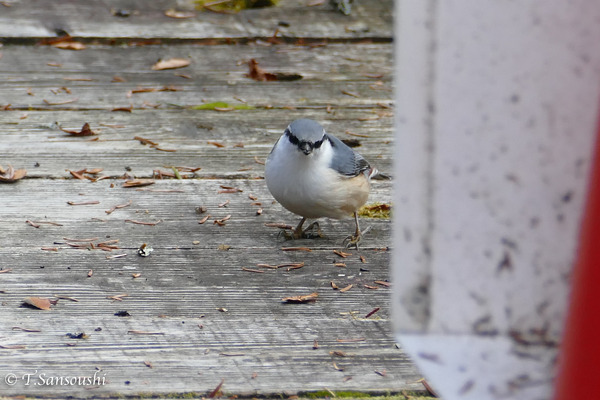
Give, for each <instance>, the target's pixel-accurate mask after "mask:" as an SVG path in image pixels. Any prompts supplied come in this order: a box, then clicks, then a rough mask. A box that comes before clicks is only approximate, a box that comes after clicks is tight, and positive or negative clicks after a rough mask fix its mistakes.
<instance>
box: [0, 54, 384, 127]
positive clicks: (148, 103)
mask: <svg viewBox="0 0 600 400" xmlns="http://www.w3.org/2000/svg"><path fill="white" fill-rule="evenodd" d="M27 49H29V50H27ZM33 49H35V54H36V62H35V64H31V62H32V60H31V58H30V55H31V52H30V51H31V50H33ZM2 52H3V54H4V56H3V58H2V59H0V65H2V69H1V71H0V79H1V80H2V82H3V85H2V86H0V105H3V106H5V105H7V104H10V105H11V108H13V109H23V110H27V109H30V108H35V109H55V110H56V109H74V110H81V109H102V110H107V111H109V110H112V109H114V108H118V107H131V106H132V107H133V108H136V109H140V108H154V107H160V108H174V107H175V108H177V107H189V106H195V105H201V104H204V103H205V102H215V101H225V102H228V103H231V104H234V105H242V104H244V103H242V102H241V101H245V102H246V103H247V105H249V106H253V107H262V108H264V107H277V108H281V107H288V108H289V107H326V106H328V105H329V106H330V107H333V108H334V109H335V108H337V107H364V108H368V109H367V110H360V112H359V113H358V115H357V117H364V118H367V117H372V116H373V115H372V112H371V111H370V110H371V109H372V108H374V107H378V108H380V109H381V106H382V105H383V106H385V105H387V104H389V102H390V99H391V98H392V87H391V78H392V76H391V68H392V67H391V65H392V52H391V45H389V44H332V45H328V46H325V47H316V48H310V47H305V46H293V45H280V46H270V47H265V46H197V45H196V46H191V45H171V46H144V47H109V46H94V47H92V48H90V49H87V50H84V51H65V50H61V49H56V48H53V47H47V46H40V47H34V48H31V47H24V46H12V45H10V46H5V47H4V48H3V49H2ZM173 57H177V58H186V59H189V60H191V64H190V65H189V66H188V67H186V68H182V69H177V70H164V71H153V70H152V69H151V67H152V65H154V64H155V63H156V62H157V61H158V60H159V59H169V58H173ZM252 58H254V59H256V60H257V61H258V62H259V65H260V67H261V68H264V69H265V70H267V71H270V72H285V73H297V74H300V75H302V79H301V80H297V81H292V82H286V81H276V82H256V81H253V80H252V79H249V78H248V77H246V74H247V73H248V66H247V62H248V60H250V59H252ZM48 63H50V64H51V65H48ZM55 65H58V66H55ZM181 74H184V75H185V76H186V77H185V78H184V77H181V76H179V75H181ZM115 76H118V77H120V78H122V79H124V80H125V82H114V77H115ZM78 79H83V80H78ZM62 88H66V89H62ZM164 88H168V89H170V90H168V91H155V92H142V93H133V94H129V95H128V93H129V92H131V91H132V90H136V89H156V90H160V89H164ZM171 90H173V91H171ZM378 104H380V105H379V106H378Z"/></svg>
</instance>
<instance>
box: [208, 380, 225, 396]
mask: <svg viewBox="0 0 600 400" xmlns="http://www.w3.org/2000/svg"><path fill="white" fill-rule="evenodd" d="M224 382H225V379H221V382H220V383H219V384H218V385H217V387H216V388H215V389H214V390H213V391H212V392H210V393H209V394H208V398H209V399H213V398H215V397H218V396H219V394H220V392H221V387H223V383H224Z"/></svg>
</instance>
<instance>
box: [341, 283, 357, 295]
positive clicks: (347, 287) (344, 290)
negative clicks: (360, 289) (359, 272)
mask: <svg viewBox="0 0 600 400" xmlns="http://www.w3.org/2000/svg"><path fill="white" fill-rule="evenodd" d="M353 286H354V285H353V284H349V285H348V286H346V287H345V288H342V289H340V292H341V293H345V292H347V291H348V290H350V289H352V287H353Z"/></svg>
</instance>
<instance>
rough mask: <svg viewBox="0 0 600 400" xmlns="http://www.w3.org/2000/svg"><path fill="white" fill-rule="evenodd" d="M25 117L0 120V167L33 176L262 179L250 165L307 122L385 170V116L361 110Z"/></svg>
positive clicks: (389, 125) (388, 157) (387, 167)
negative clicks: (162, 174) (94, 173)
mask: <svg viewBox="0 0 600 400" xmlns="http://www.w3.org/2000/svg"><path fill="white" fill-rule="evenodd" d="M376 113H385V114H376ZM26 114H27V118H25V119H20V118H21V117H22V116H23V112H20V111H14V112H2V113H1V114H0V115H1V116H2V120H3V122H4V123H1V122H0V126H1V127H2V131H3V133H2V140H1V141H0V155H2V161H1V163H2V164H4V165H6V164H12V165H13V166H14V167H16V168H25V169H27V172H28V176H29V177H33V178H41V177H51V178H72V176H71V175H70V173H69V172H68V171H67V170H69V169H70V170H81V169H84V168H103V169H104V170H103V171H102V173H101V174H99V176H100V175H107V176H112V177H118V176H123V175H124V174H125V173H129V174H130V175H132V176H136V177H151V176H152V171H154V170H161V171H166V172H172V171H171V169H170V168H169V166H188V167H194V168H197V167H200V168H202V169H201V170H199V171H197V172H196V173H195V176H196V177H202V178H209V177H231V178H234V177H237V178H242V177H245V178H259V177H262V176H263V174H264V166H263V165H261V164H259V163H257V160H258V161H259V162H264V160H265V159H266V157H267V155H268V153H269V151H270V150H271V148H272V146H273V144H274V143H275V142H276V141H277V139H278V138H279V136H280V135H281V133H282V132H283V130H284V129H285V127H286V126H287V125H288V124H289V123H290V122H291V121H292V120H294V119H297V118H314V119H316V120H318V121H320V122H321V123H322V124H323V125H324V127H325V129H326V130H327V131H328V132H330V133H332V134H334V135H336V136H338V137H339V138H340V139H350V140H358V143H359V144H360V146H359V147H356V148H355V149H356V151H358V152H360V153H361V154H362V155H363V156H364V157H366V158H367V160H369V161H370V162H371V163H372V164H373V165H375V166H376V167H377V168H378V169H380V170H381V171H387V172H389V171H390V170H391V168H392V167H391V161H392V155H391V148H390V146H389V142H390V140H391V137H392V132H391V130H392V117H391V116H385V115H389V114H390V110H386V109H381V108H379V107H377V108H374V109H372V110H362V111H357V110H353V109H345V108H341V109H333V111H332V112H331V113H328V112H327V111H326V110H325V109H322V110H285V109H283V110H282V109H273V110H252V111H235V112H230V113H220V112H215V111H194V110H168V111H167V110H138V111H135V112H133V113H131V114H130V113H119V112H113V113H106V112H103V111H95V110H90V111H83V112H77V111H64V112H53V111H43V112H39V111H29V112H27V113H26ZM379 115H382V116H381V117H379ZM363 117H364V118H363ZM365 118H366V119H367V120H364V121H362V120H360V119H365ZM371 118H373V119H371ZM55 122H59V124H60V125H61V126H62V127H64V128H65V129H73V130H79V129H81V126H82V125H83V123H84V122H89V123H90V125H91V127H92V129H93V130H94V131H96V132H98V136H97V141H90V137H80V138H78V137H69V136H68V135H67V134H66V133H64V132H62V131H60V130H59V129H57V125H56V124H55ZM356 135H359V136H356ZM136 136H140V137H143V138H147V139H150V140H153V141H154V142H155V143H158V144H159V147H160V148H162V149H167V150H176V151H175V152H164V151H157V150H155V149H153V148H151V147H150V146H148V145H142V144H141V143H140V142H139V141H138V140H135V139H134V137H136ZM91 139H96V138H93V137H92V138H91ZM211 143H218V144H222V145H223V146H224V147H216V146H215V145H214V144H211ZM240 146H243V147H240ZM183 175H184V176H188V175H191V174H189V173H187V174H186V173H184V174H183Z"/></svg>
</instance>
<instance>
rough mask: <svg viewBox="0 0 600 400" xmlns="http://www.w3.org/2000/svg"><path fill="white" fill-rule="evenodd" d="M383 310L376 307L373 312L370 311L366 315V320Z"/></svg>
mask: <svg viewBox="0 0 600 400" xmlns="http://www.w3.org/2000/svg"><path fill="white" fill-rule="evenodd" d="M380 309H381V308H380V307H375V308H374V309H372V310H371V311H369V312H368V313H367V315H365V318H369V317H370V316H371V315H373V314H375V313H376V312H377V311H379V310H380Z"/></svg>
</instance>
